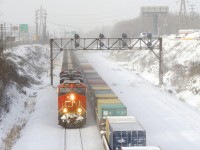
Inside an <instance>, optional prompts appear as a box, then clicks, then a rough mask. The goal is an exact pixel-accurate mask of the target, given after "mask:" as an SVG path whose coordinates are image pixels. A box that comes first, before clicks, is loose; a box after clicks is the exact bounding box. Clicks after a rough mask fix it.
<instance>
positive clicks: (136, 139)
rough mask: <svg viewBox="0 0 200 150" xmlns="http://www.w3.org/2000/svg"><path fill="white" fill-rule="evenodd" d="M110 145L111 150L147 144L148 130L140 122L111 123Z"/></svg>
mask: <svg viewBox="0 0 200 150" xmlns="http://www.w3.org/2000/svg"><path fill="white" fill-rule="evenodd" d="M109 128H110V137H109V146H110V148H111V150H116V149H117V148H118V150H120V148H121V147H130V146H146V131H145V130H144V129H143V128H142V127H141V126H140V124H139V123H138V122H130V123H113V124H112V123H111V124H110V126H109Z"/></svg>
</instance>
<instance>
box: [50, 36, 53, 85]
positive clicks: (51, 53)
mask: <svg viewBox="0 0 200 150" xmlns="http://www.w3.org/2000/svg"><path fill="white" fill-rule="evenodd" d="M50 65H51V66H50V77H51V85H53V39H50Z"/></svg>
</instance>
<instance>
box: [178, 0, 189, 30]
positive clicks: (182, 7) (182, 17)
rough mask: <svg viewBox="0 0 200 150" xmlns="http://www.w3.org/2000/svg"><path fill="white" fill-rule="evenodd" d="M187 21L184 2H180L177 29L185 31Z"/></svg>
mask: <svg viewBox="0 0 200 150" xmlns="http://www.w3.org/2000/svg"><path fill="white" fill-rule="evenodd" d="M187 28H188V20H187V11H186V4H185V0H181V5H180V11H179V29H187Z"/></svg>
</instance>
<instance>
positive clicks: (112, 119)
mask: <svg viewBox="0 0 200 150" xmlns="http://www.w3.org/2000/svg"><path fill="white" fill-rule="evenodd" d="M107 120H108V122H109V123H110V124H112V123H128V122H137V120H136V118H135V117H134V116H108V117H107Z"/></svg>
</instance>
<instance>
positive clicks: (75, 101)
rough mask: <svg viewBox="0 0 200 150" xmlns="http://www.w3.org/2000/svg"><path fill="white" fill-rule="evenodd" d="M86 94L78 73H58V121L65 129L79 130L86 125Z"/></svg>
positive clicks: (70, 71)
mask: <svg viewBox="0 0 200 150" xmlns="http://www.w3.org/2000/svg"><path fill="white" fill-rule="evenodd" d="M86 92H87V86H86V85H85V84H84V83H83V79H82V77H81V73H80V72H79V71H74V70H68V71H62V72H61V73H60V85H59V86H58V121H59V125H61V126H63V127H65V128H80V127H82V126H83V125H84V124H85V123H86Z"/></svg>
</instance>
